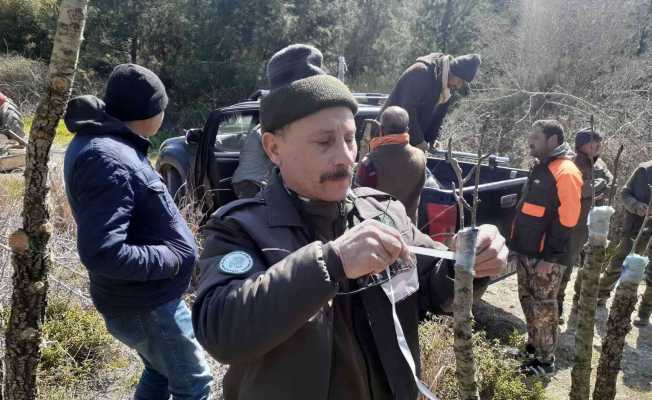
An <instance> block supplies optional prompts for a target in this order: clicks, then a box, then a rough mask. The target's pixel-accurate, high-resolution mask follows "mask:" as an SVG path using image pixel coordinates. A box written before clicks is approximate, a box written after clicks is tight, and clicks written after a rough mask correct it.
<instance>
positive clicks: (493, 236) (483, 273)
mask: <svg viewBox="0 0 652 400" xmlns="http://www.w3.org/2000/svg"><path fill="white" fill-rule="evenodd" d="M456 241H457V238H455V239H454V240H453V247H454V246H455V242H456ZM508 253H509V249H508V248H507V246H506V245H505V238H504V237H503V235H501V234H500V232H498V228H496V227H495V226H494V225H480V226H479V227H478V242H477V245H476V256H475V267H474V269H475V276H476V278H484V277H487V276H496V275H499V274H501V273H502V272H503V271H505V268H506V267H507V255H508Z"/></svg>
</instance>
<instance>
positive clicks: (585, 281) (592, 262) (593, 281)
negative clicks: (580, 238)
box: [570, 246, 606, 400]
mask: <svg viewBox="0 0 652 400" xmlns="http://www.w3.org/2000/svg"><path fill="white" fill-rule="evenodd" d="M586 249H587V250H586V251H587V253H586V257H587V258H586V260H587V261H585V264H584V267H583V268H584V269H583V271H582V290H581V294H580V301H579V305H578V311H577V314H578V325H577V333H576V335H575V365H574V366H573V369H572V371H571V390H570V399H571V400H588V399H589V395H590V390H591V388H590V383H591V358H592V348H593V329H594V324H595V309H596V305H597V302H598V299H597V297H598V282H599V280H600V269H601V266H602V264H603V263H604V261H605V259H606V249H605V248H604V247H601V246H587V247H586Z"/></svg>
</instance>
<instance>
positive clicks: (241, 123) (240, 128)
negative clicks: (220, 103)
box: [215, 112, 258, 152]
mask: <svg viewBox="0 0 652 400" xmlns="http://www.w3.org/2000/svg"><path fill="white" fill-rule="evenodd" d="M257 124H258V113H255V112H234V113H230V114H225V115H224V116H223V119H222V120H221V121H220V124H219V126H218V128H217V135H216V137H215V150H217V151H221V152H229V151H235V152H239V151H240V149H242V146H243V145H244V142H245V139H246V138H247V135H248V134H249V132H251V130H252V129H253V128H254V127H255V126H256V125H257Z"/></svg>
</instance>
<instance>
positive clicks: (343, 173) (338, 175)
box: [319, 167, 353, 183]
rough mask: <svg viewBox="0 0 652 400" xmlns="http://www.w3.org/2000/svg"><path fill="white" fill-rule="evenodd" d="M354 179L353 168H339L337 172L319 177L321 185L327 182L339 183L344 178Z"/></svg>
mask: <svg viewBox="0 0 652 400" xmlns="http://www.w3.org/2000/svg"><path fill="white" fill-rule="evenodd" d="M352 177H353V167H348V168H347V167H342V168H338V169H336V170H335V171H331V172H327V173H325V174H323V175H322V176H320V177H319V183H324V182H326V181H338V180H340V179H342V178H349V179H351V178H352Z"/></svg>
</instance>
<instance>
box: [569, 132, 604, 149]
mask: <svg viewBox="0 0 652 400" xmlns="http://www.w3.org/2000/svg"><path fill="white" fill-rule="evenodd" d="M602 139H604V134H603V133H602V132H599V131H592V130H591V129H590V128H586V129H582V130H581V131H579V132H577V134H576V135H575V149H579V148H580V147H582V146H584V145H585V144H587V143H590V142H601V141H602Z"/></svg>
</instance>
